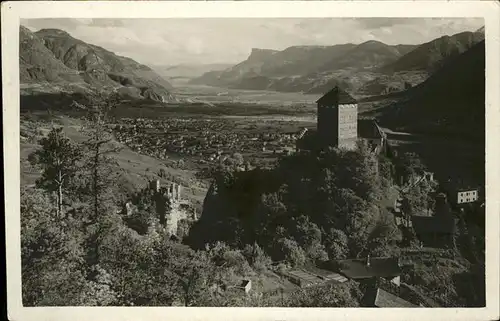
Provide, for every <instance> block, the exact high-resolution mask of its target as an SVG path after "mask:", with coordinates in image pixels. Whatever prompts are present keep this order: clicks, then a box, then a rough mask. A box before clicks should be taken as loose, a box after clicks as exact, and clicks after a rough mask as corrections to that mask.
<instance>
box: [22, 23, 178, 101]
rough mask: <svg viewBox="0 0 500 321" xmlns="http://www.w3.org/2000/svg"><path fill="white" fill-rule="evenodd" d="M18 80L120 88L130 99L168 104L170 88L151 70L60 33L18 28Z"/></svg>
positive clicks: (103, 88)
mask: <svg viewBox="0 0 500 321" xmlns="http://www.w3.org/2000/svg"><path fill="white" fill-rule="evenodd" d="M19 37H20V52H19V60H20V77H21V82H22V83H40V82H47V83H49V84H55V83H57V84H58V85H62V86H63V87H68V88H74V87H81V88H87V89H91V88H100V89H102V90H104V91H106V90H114V89H117V88H120V89H121V91H122V92H126V93H127V95H128V94H130V95H129V97H131V98H139V99H142V98H149V99H152V100H157V101H170V100H172V99H174V98H173V96H172V95H171V94H170V91H169V90H170V89H171V88H172V86H171V85H170V83H168V82H167V81H166V80H165V79H163V78H161V77H160V76H159V75H158V74H156V73H155V72H154V71H153V70H152V69H151V68H149V67H147V66H144V65H141V64H139V63H137V62H136V61H134V60H132V59H130V58H126V57H121V56H118V55H116V54H114V53H112V52H110V51H108V50H106V49H104V48H101V47H98V46H95V45H92V44H88V43H86V42H84V41H82V40H79V39H76V38H74V37H72V36H71V35H70V34H69V33H67V32H66V31H63V30H60V29H41V30H39V31H37V32H32V31H30V30H29V29H27V28H25V27H23V26H21V27H20V28H19Z"/></svg>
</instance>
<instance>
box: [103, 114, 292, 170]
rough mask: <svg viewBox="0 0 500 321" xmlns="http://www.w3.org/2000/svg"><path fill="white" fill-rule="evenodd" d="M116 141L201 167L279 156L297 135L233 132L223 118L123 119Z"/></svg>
mask: <svg viewBox="0 0 500 321" xmlns="http://www.w3.org/2000/svg"><path fill="white" fill-rule="evenodd" d="M113 132H114V135H115V137H116V139H117V140H118V141H119V142H121V143H124V144H126V145H127V146H128V147H130V148H131V149H132V150H134V151H136V152H138V153H141V154H145V155H149V156H152V157H156V158H159V159H167V158H168V157H169V155H172V154H175V155H181V156H189V157H190V159H192V160H194V161H198V162H199V163H201V164H210V163H216V162H219V161H220V160H221V159H223V158H224V157H226V156H228V155H232V154H233V153H234V152H241V151H242V150H244V151H245V152H246V153H247V154H249V155H252V154H255V155H257V154H270V155H271V156H272V155H275V154H283V153H288V152H290V151H292V150H293V149H294V145H295V141H296V139H297V137H298V136H299V135H300V132H278V131H275V132H270V131H269V132H265V131H263V130H260V129H257V128H255V129H254V130H252V129H249V130H235V129H234V124H233V123H230V122H229V121H227V120H224V119H165V120H156V121H155V120H148V119H124V120H122V123H121V124H120V125H116V126H114V127H113Z"/></svg>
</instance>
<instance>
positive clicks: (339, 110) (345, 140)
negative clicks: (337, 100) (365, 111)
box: [317, 104, 358, 149]
mask: <svg viewBox="0 0 500 321" xmlns="http://www.w3.org/2000/svg"><path fill="white" fill-rule="evenodd" d="M317 117H318V119H317V126H318V138H319V139H320V140H321V143H322V144H326V145H330V146H337V147H341V148H348V149H354V148H356V141H357V139H358V105H357V104H341V105H339V106H324V105H319V104H318V116H317Z"/></svg>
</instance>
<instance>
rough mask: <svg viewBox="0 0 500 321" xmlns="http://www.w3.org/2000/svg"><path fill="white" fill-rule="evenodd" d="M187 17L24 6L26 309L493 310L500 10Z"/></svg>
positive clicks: (23, 242) (23, 239)
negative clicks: (488, 278)
mask: <svg viewBox="0 0 500 321" xmlns="http://www.w3.org/2000/svg"><path fill="white" fill-rule="evenodd" d="M172 20H175V19H152V20H151V21H149V20H148V19H28V20H21V26H20V29H19V41H20V44H19V45H20V50H19V55H20V56H19V64H20V82H21V83H20V151H21V159H20V166H21V204H20V206H21V250H22V253H21V254H22V298H23V305H24V306H216V307H221V306H223V307H229V306H239V307H378V308H385V307H408V308H411V307H413V308H419V307H427V308H429V307H484V306H485V296H486V294H485V120H484V118H485V102H484V93H485V38H484V27H483V25H484V21H483V20H482V19H465V18H460V19H459V18H446V19H444V18H443V19H437V18H418V19H417V18H411V19H410V18H408V19H406V18H405V19H399V20H398V19H389V18H359V19H358V18H356V19H347V18H346V19H343V18H332V19H326V18H325V19H312V18H311V19H309V18H308V19H305V18H304V19H285V18H283V19H260V18H259V19H255V21H257V20H258V23H257V22H255V21H247V22H246V21H245V19H242V20H241V21H236V20H231V19H229V20H228V21H224V22H222V21H219V22H218V20H223V19H204V20H203V21H201V20H197V19H194V18H193V19H191V20H190V19H184V21H180V22H175V21H172ZM180 20H182V19H180ZM247 20H252V19H247ZM406 20H407V21H406ZM231 24H233V25H234V28H231V27H229V26H233V25H231ZM193 25H196V26H198V27H197V28H196V29H193V28H191V27H189V26H193ZM332 26H339V28H344V27H343V26H345V28H346V29H345V30H348V29H349V32H347V31H346V35H345V36H340V35H339V36H335V35H332V36H331V37H330V36H324V33H323V31H322V29H323V28H330V29H329V30H332V29H333V27H332ZM176 28H177V29H176ZM221 28H222V29H221ZM411 28H413V29H411ZM425 28H427V29H428V32H422V33H419V32H417V31H414V32H413V33H412V32H409V31H408V30H410V29H411V30H423V29H425ZM228 29H231V30H228ZM389 29H390V30H391V33H390V34H391V35H393V37H394V38H390V37H386V34H385V33H384V32H382V31H383V30H389ZM427 29H426V30H427ZM145 30H151V32H152V33H151V34H145V33H143V34H140V33H141V32H145ZM153 30H156V31H154V32H153ZM177 30H178V31H179V34H176V31H177ZM204 30H205V31H204ZM221 30H222V31H221ZM226 30H227V34H226V33H225V32H226ZM284 30H286V31H287V32H288V33H286V34H283V32H284ZM318 30H319V31H318ZM125 31H126V33H125V35H129V34H134V35H136V36H135V37H136V38H133V37H132V38H123V39H125V40H124V41H125V43H122V42H120V40H119V39H122V38H120V37H124V36H123V35H122V34H120V33H121V32H122V33H124V32H125ZM217 31H221V32H220V34H218V33H217ZM252 31H253V32H255V36H254V35H253V33H252ZM190 32H191V33H190ZM203 32H206V35H207V38H206V39H205V40H200V39H201V38H202V37H203V36H204V34H203ZM406 32H408V33H406ZM100 33H109V37H108V36H104V35H103V34H100ZM198 33H200V34H198ZM208 33H210V35H209V36H208ZM316 33H318V34H316ZM139 34H140V36H137V35H139ZM216 34H217V35H216ZM222 34H224V35H225V36H226V37H227V40H225V39H222V38H224V36H222ZM368 34H370V35H372V36H373V37H371V38H367V36H366V35H368ZM414 34H419V35H418V36H415V37H414V38H412V37H410V36H409V35H414ZM111 35H113V36H111ZM127 37H128V36H127ZM245 37H248V40H247V41H241V39H242V38H243V39H244V38H245ZM273 37H275V38H273ZM336 37H337V38H336ZM346 37H351V38H352V40H349V41H348V40H347V39H348V38H346ZM351 38H349V39H351ZM372 38H373V39H372ZM117 39H118V40H117ZM127 39H128V40H127ZM159 39H162V40H159ZM318 39H319V40H318ZM127 41H129V42H127ZM148 41H149V42H148ZM161 41H164V42H161ZM176 41H177V42H176ZM225 41H227V43H225ZM231 41H233V42H234V49H231V50H230V49H229V47H231V46H232V44H230V42H231ZM222 43H225V44H226V46H227V48H222V49H220V48H215V47H216V46H219V45H221V44H222ZM259 44H260V45H261V46H262V47H264V48H256V47H254V46H256V45H259ZM162 46H164V48H163V47H162ZM214 48H215V49H214ZM231 48H232V47H231Z"/></svg>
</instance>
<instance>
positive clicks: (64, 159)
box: [29, 127, 82, 218]
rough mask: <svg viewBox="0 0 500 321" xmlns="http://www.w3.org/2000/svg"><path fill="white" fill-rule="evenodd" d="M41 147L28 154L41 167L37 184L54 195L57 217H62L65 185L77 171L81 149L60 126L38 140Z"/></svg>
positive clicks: (32, 161)
mask: <svg viewBox="0 0 500 321" xmlns="http://www.w3.org/2000/svg"><path fill="white" fill-rule="evenodd" d="M40 145H41V146H42V148H41V149H39V150H37V151H35V152H33V153H32V154H31V155H30V156H29V161H30V163H31V164H33V165H37V166H40V167H42V177H40V178H39V179H38V180H37V182H36V183H37V186H38V187H41V188H43V189H44V190H46V191H48V192H49V193H55V195H56V204H57V206H56V208H57V217H59V218H61V217H63V215H64V214H63V199H64V196H65V194H66V193H67V187H68V184H69V182H70V180H71V179H72V178H73V176H74V174H75V173H76V172H77V171H78V168H79V167H78V160H79V159H80V158H81V156H82V151H81V149H80V147H79V146H78V145H76V144H75V143H73V142H72V141H71V140H70V139H69V138H67V137H66V136H65V135H64V133H63V131H62V128H61V127H59V128H53V129H52V130H51V131H50V133H49V135H48V136H47V137H45V138H42V139H41V140H40Z"/></svg>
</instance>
